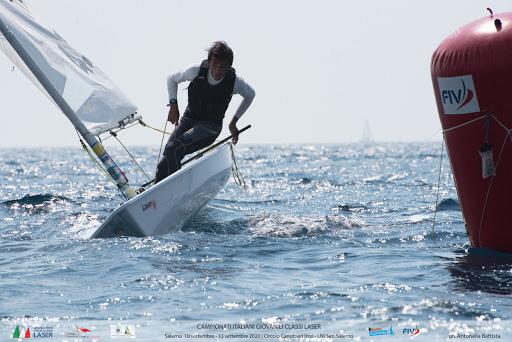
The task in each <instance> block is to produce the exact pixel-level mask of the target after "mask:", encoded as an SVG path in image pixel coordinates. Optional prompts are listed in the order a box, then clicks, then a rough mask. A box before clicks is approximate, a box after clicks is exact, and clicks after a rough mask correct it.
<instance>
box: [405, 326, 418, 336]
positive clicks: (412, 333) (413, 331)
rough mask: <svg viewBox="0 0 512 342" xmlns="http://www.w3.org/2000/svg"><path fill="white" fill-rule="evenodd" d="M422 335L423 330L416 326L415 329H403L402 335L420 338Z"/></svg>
mask: <svg viewBox="0 0 512 342" xmlns="http://www.w3.org/2000/svg"><path fill="white" fill-rule="evenodd" d="M420 333H421V330H420V329H418V327H417V326H416V327H415V328H414V329H412V328H404V329H402V335H408V336H418V335H419V334H420Z"/></svg>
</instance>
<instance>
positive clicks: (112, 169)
mask: <svg viewBox="0 0 512 342" xmlns="http://www.w3.org/2000/svg"><path fill="white" fill-rule="evenodd" d="M0 32H1V33H2V34H3V35H4V37H5V39H7V41H8V42H9V44H10V45H11V46H12V47H13V49H14V50H15V51H16V53H17V54H18V56H19V57H20V58H21V59H22V60H23V62H24V63H25V64H26V65H27V67H28V68H29V69H30V71H31V72H32V73H33V74H34V76H35V77H36V79H37V80H38V81H39V82H40V83H41V85H42V86H43V87H44V88H45V89H46V91H47V92H48V94H49V95H50V96H51V97H52V99H53V100H54V101H55V103H56V104H57V106H59V108H60V109H61V110H62V112H63V113H64V115H66V116H67V118H68V119H69V121H71V123H72V124H73V126H75V128H76V129H77V130H78V132H79V133H80V135H81V136H82V137H83V138H84V140H85V141H86V143H87V145H89V146H90V147H91V149H92V150H93V151H94V153H95V154H96V156H97V157H98V159H99V160H100V161H101V162H102V163H103V165H104V166H105V168H106V169H107V172H108V173H109V175H110V176H111V177H112V179H113V180H114V181H115V182H116V185H117V187H118V188H119V190H120V191H121V193H122V194H123V196H124V197H125V199H130V198H132V197H134V196H135V195H136V193H135V191H134V190H133V189H132V188H131V187H130V185H129V184H128V178H126V176H125V174H124V172H122V171H121V169H120V168H119V167H118V166H117V164H116V163H115V162H114V160H113V159H112V158H111V157H110V155H109V154H108V153H107V151H106V150H105V148H104V147H103V146H102V145H101V143H100V142H99V141H98V140H96V138H95V137H94V135H93V134H92V133H91V132H90V131H89V130H88V129H87V128H86V127H85V125H84V124H83V123H82V121H80V119H79V118H78V116H77V115H76V114H75V112H74V111H73V109H72V108H71V107H70V106H69V104H68V103H67V102H66V101H65V100H64V98H63V97H62V96H61V95H60V94H59V92H58V91H57V89H55V87H54V86H53V84H52V83H51V82H50V81H49V80H48V78H47V77H46V75H45V74H44V73H43V72H42V71H41V69H40V68H39V66H38V65H37V63H36V62H35V61H34V60H33V59H32V57H31V56H30V55H29V54H28V52H27V51H26V50H25V49H24V47H23V46H22V45H21V43H20V42H19V41H18V39H17V38H16V36H15V35H14V34H13V33H12V32H11V31H10V30H9V27H8V26H7V25H6V24H5V23H4V22H3V21H2V20H1V19H0Z"/></svg>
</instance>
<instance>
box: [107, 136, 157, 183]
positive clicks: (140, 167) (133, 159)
mask: <svg viewBox="0 0 512 342" xmlns="http://www.w3.org/2000/svg"><path fill="white" fill-rule="evenodd" d="M110 134H111V136H113V137H114V138H115V139H116V140H117V141H118V142H119V144H120V145H121V146H123V148H124V150H125V151H126V153H128V155H129V156H130V158H132V161H133V162H134V163H135V165H137V167H138V168H139V170H140V171H142V173H143V174H144V176H146V178H147V179H148V180H151V178H150V177H149V176H148V174H147V173H146V171H144V169H143V168H142V166H140V164H139V163H138V162H137V160H136V159H135V157H134V156H133V155H132V154H131V153H130V151H128V149H127V148H126V147H125V146H124V144H123V143H122V142H121V140H119V138H118V137H117V133H115V132H113V131H110Z"/></svg>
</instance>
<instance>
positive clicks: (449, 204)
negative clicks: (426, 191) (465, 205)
mask: <svg viewBox="0 0 512 342" xmlns="http://www.w3.org/2000/svg"><path fill="white" fill-rule="evenodd" d="M436 209H437V211H460V205H459V201H457V200H455V199H453V198H445V199H443V200H441V202H439V203H438V204H437V208H436Z"/></svg>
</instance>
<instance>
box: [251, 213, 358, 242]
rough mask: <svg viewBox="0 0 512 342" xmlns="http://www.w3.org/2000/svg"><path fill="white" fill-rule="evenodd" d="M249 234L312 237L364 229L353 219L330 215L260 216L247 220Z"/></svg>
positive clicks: (356, 219)
mask: <svg viewBox="0 0 512 342" xmlns="http://www.w3.org/2000/svg"><path fill="white" fill-rule="evenodd" d="M248 225H249V232H250V233H251V234H253V235H256V236H274V237H313V236H321V235H332V234H336V233H337V232H339V231H340V230H350V229H356V228H361V227H365V226H366V223H365V222H364V221H362V220H361V219H358V218H355V217H346V216H343V215H331V216H325V217H321V218H314V217H313V218H312V217H300V216H293V215H278V214H262V215H257V216H255V217H253V218H251V219H250V220H249V223H248Z"/></svg>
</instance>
